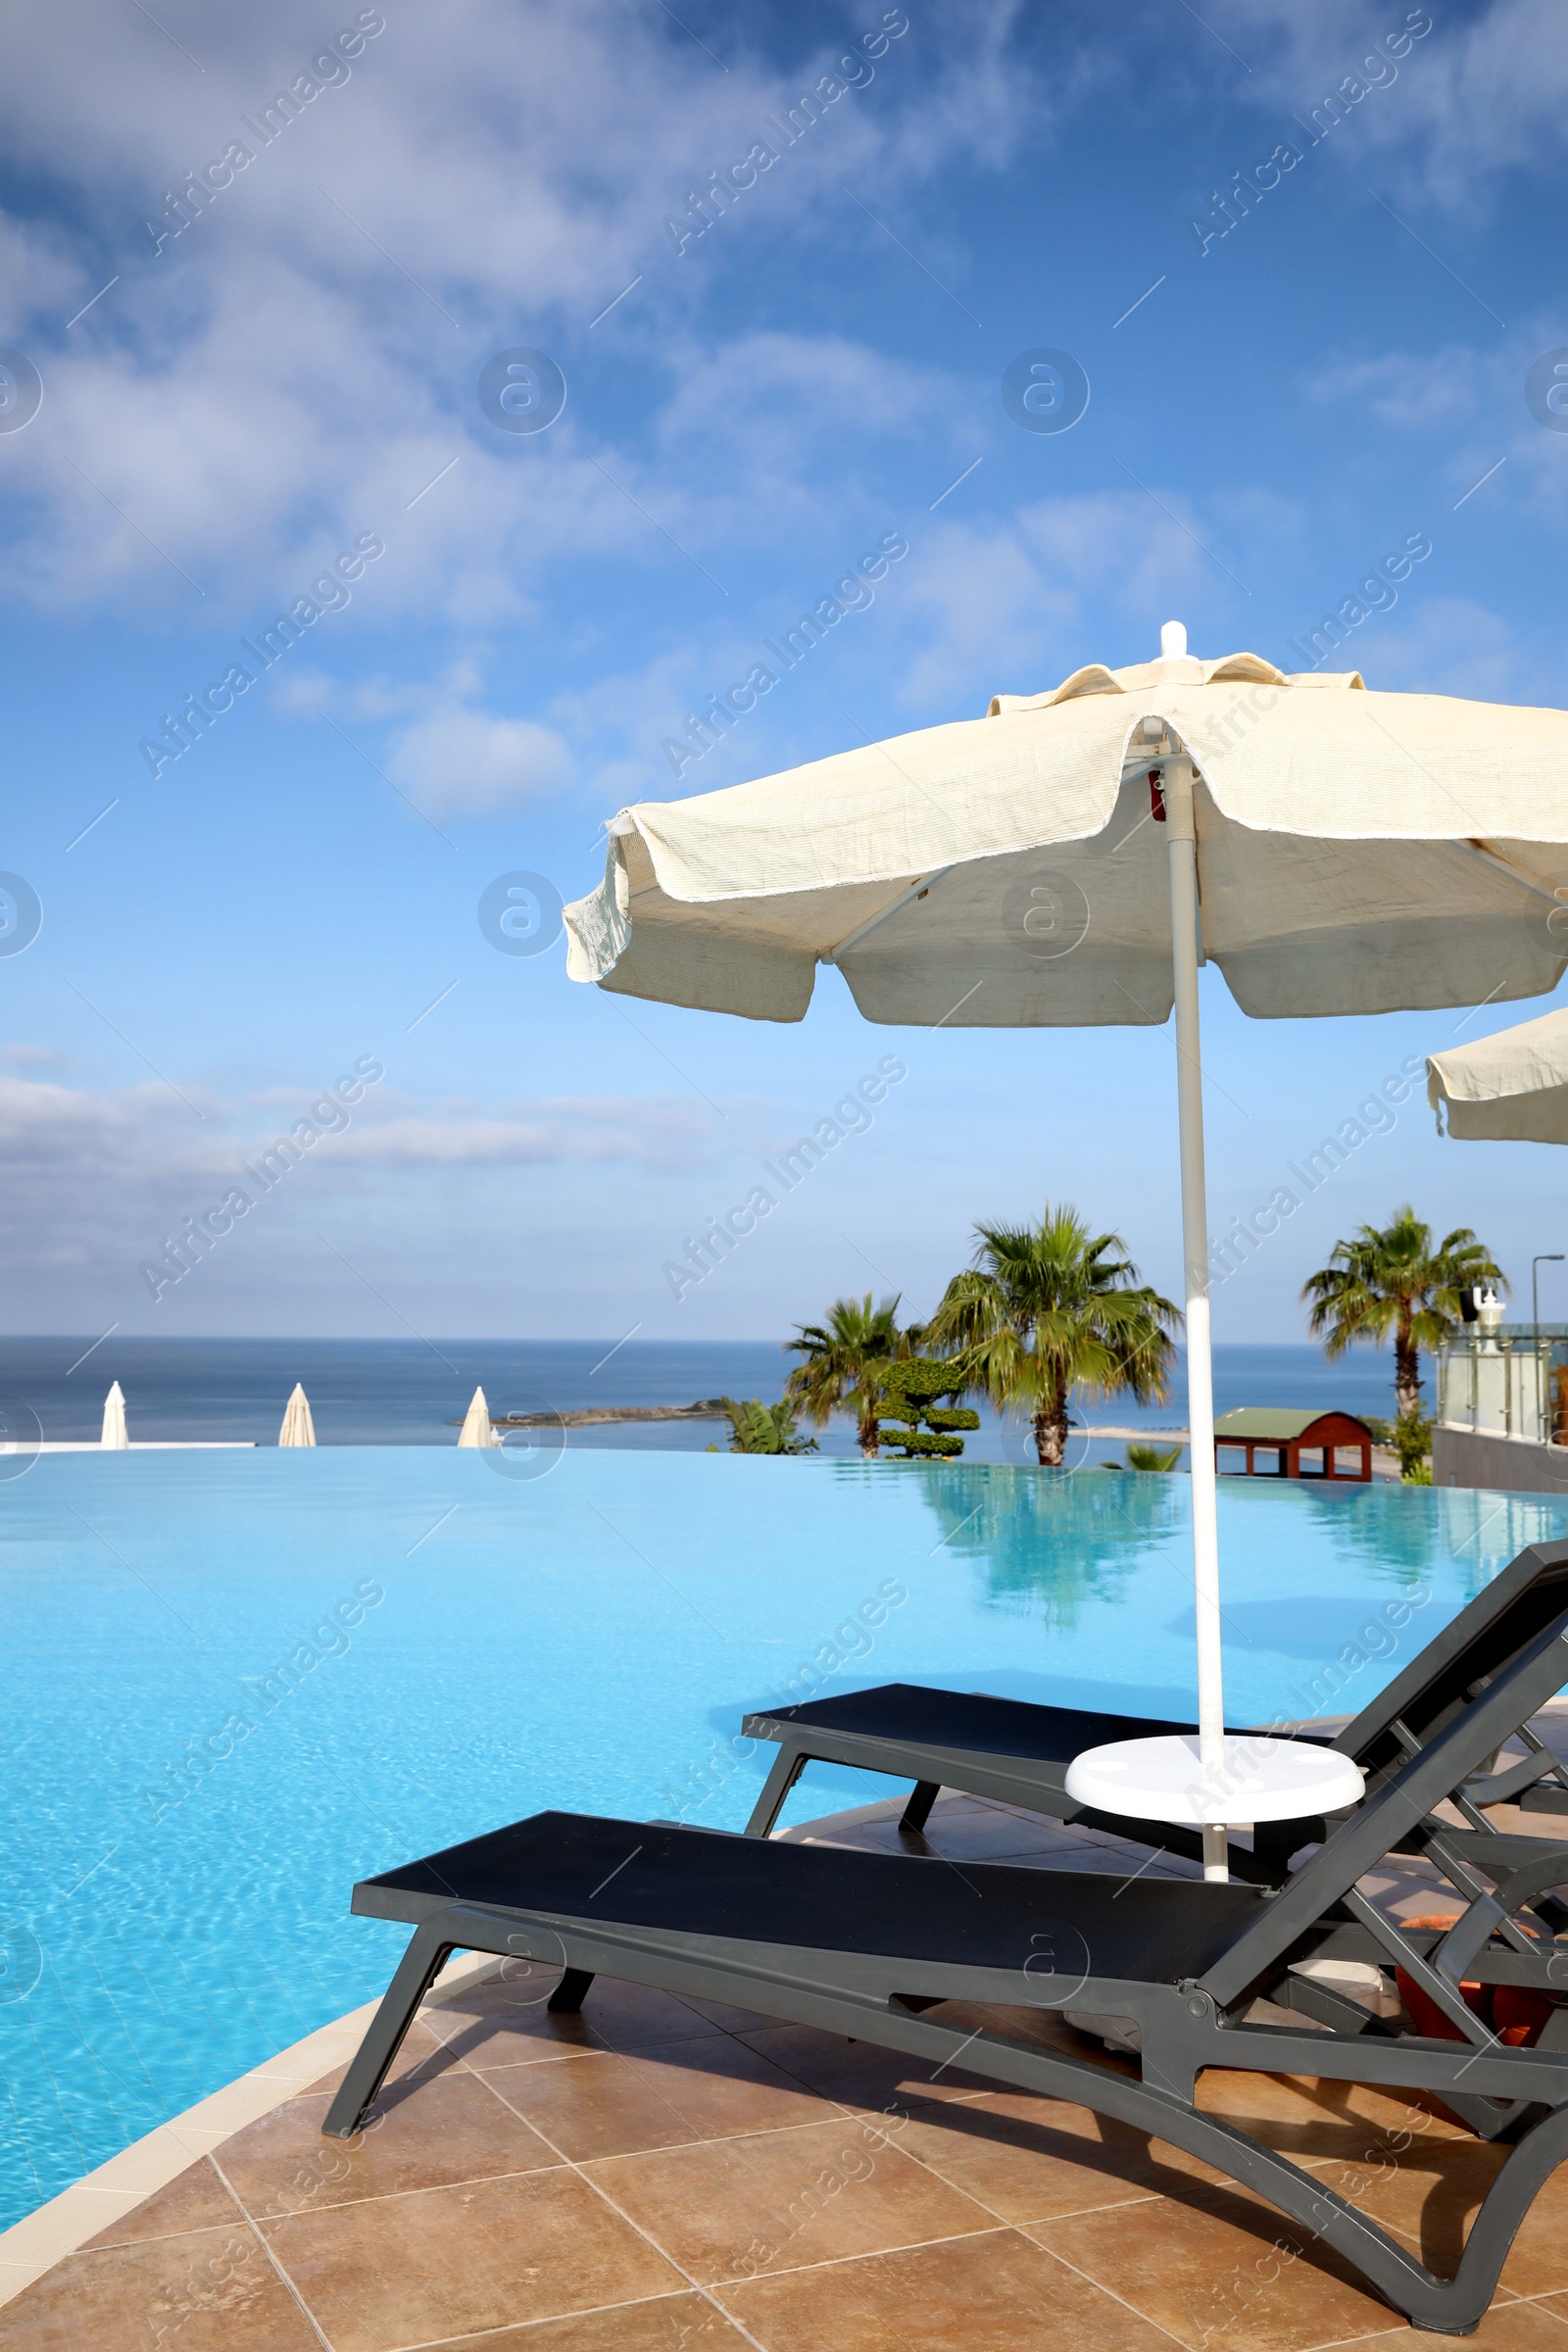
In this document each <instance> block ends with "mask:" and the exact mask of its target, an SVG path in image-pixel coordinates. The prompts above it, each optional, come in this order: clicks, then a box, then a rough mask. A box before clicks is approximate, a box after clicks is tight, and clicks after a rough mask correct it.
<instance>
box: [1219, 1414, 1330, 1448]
mask: <svg viewBox="0 0 1568 2352" xmlns="http://www.w3.org/2000/svg"><path fill="white" fill-rule="evenodd" d="M1337 1409H1338V1408H1337V1407H1335V1406H1333V1405H1329V1406H1327V1407H1324V1406H1321V1405H1320V1406H1318V1407H1317V1408H1316V1409H1315V1410H1314V1411H1312V1412H1294V1411H1291V1410H1288V1409H1287V1408H1285V1407H1283V1406H1282V1407H1279V1408H1278V1409H1276V1408H1275V1407H1273V1406H1271V1405H1260V1404H1243V1405H1238V1407H1237V1409H1236V1411H1235V1412H1234V1413H1222V1414H1221V1415H1220V1418H1219V1419H1218V1420H1217V1421H1216V1422H1215V1424H1214V1435H1215V1437H1216V1438H1261V1439H1263V1440H1264V1441H1265V1443H1269V1444H1274V1443H1277V1442H1279V1441H1281V1440H1284V1439H1288V1438H1299V1437H1300V1436H1301V1434H1302V1433H1303V1431H1305V1430H1308V1429H1310V1428H1311V1426H1312V1424H1313V1422H1314V1421H1321V1420H1323V1419H1324V1417H1325V1414H1326V1413H1328V1412H1334V1411H1336V1410H1337ZM1342 1418H1343V1419H1345V1420H1347V1421H1354V1420H1356V1418H1357V1416H1356V1415H1355V1414H1354V1413H1346V1414H1344V1415H1343V1416H1342Z"/></svg>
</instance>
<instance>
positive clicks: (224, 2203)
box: [86, 2156, 244, 2246]
mask: <svg viewBox="0 0 1568 2352" xmlns="http://www.w3.org/2000/svg"><path fill="white" fill-rule="evenodd" d="M243 2218H244V2217H243V2216H242V2214H241V2212H240V2210H239V2207H238V2206H237V2205H236V2204H235V2202H234V2200H233V2198H232V2197H231V2196H230V2195H229V2193H228V2191H227V2189H226V2188H225V2187H224V2186H223V2183H222V2181H221V2180H220V2179H219V2177H218V2174H217V2173H216V2172H215V2171H214V2169H213V2167H212V2166H211V2165H210V2164H209V2163H208V2161H207V2159H206V2157H205V2156H203V2157H201V2158H200V2159H199V2160H198V2161H197V2162H196V2163H195V2164H193V2165H191V2166H190V2167H189V2168H188V2170H187V2171H185V2172H183V2173H179V2174H176V2176H175V2178H174V2179H173V2180H171V2181H170V2182H169V2184H168V2186H167V2187H165V2188H157V2189H154V2191H153V2193H152V2195H151V2196H150V2197H143V2199H142V2201H141V2203H140V2204H139V2205H133V2206H132V2207H131V2209H130V2211H129V2212H128V2213H125V2214H122V2216H121V2217H120V2219H119V2221H117V2222H115V2223H113V2224H112V2225H111V2226H110V2228H109V2229H100V2230H99V2232H98V2234H97V2236H96V2237H89V2238H88V2239H87V2241H86V2242H87V2244H88V2245H89V2246H123V2245H128V2244H131V2243H132V2242H133V2241H135V2240H136V2239H139V2238H144V2237H177V2236H178V2235H179V2234H180V2233H181V2232H182V2231H184V2230H186V2229H230V2228H232V2226H233V2225H234V2223H236V2222H238V2221H241V2220H242V2219H243Z"/></svg>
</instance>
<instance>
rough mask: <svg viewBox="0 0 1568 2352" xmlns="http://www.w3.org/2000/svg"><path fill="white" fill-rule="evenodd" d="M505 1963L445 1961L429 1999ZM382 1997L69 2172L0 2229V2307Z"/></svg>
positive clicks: (308, 2065) (322, 2051)
mask: <svg viewBox="0 0 1568 2352" xmlns="http://www.w3.org/2000/svg"><path fill="white" fill-rule="evenodd" d="M505 1966H506V1963H505V1961H504V1960H499V1959H497V1958H496V1957H495V1956H494V1955H493V1954H491V1953H482V1954H478V1955H470V1956H468V1957H467V1958H465V1959H462V1960H449V1961H448V1963H447V1965H446V1967H445V1968H444V1969H443V1970H442V1972H441V1974H440V1976H439V1977H438V1978H437V1980H436V1982H435V1984H434V1985H432V1986H431V1988H430V1990H429V1992H428V1993H427V1994H426V1996H425V1997H426V2000H427V2001H428V2002H432V2003H434V2004H436V2005H438V2006H439V2004H440V2003H442V2002H443V2001H448V2000H452V1999H453V1998H455V1997H456V1996H457V1995H458V1994H459V1993H464V1992H466V1991H467V1990H468V1989H469V1988H470V1987H471V1986H472V1985H478V1984H482V1983H483V1981H484V1980H485V1978H486V1977H490V1976H493V1975H495V1973H496V1972H497V1971H498V1970H499V1969H501V1968H504V1967H505ZM377 2005H378V2003H377V2002H376V2001H367V2002H365V2003H364V2005H363V2006H362V2007H360V2008H358V2009H351V2010H349V2011H348V2013H347V2015H346V2016H343V2017H337V2018H333V2019H332V2020H331V2021H330V2023H329V2024H327V2025H324V2026H318V2027H317V2028H316V2030H315V2032H314V2033H312V2034H305V2035H303V2036H302V2038H301V2039H300V2040H298V2041H296V2042H291V2043H290V2044H289V2046H288V2048H287V2049H283V2050H279V2051H278V2052H277V2054H276V2055H275V2057H271V2058H268V2059H265V2060H264V2061H263V2063H262V2064H261V2065H260V2066H255V2067H252V2068H251V2069H250V2071H249V2072H248V2073H247V2074H243V2075H236V2076H235V2077H234V2080H233V2081H232V2082H225V2083H224V2084H223V2085H222V2087H221V2089H219V2090H215V2091H210V2092H209V2093H208V2095H207V2097H206V2098H204V2099H198V2100H197V2101H196V2103H195V2105H194V2106H192V2107H187V2108H186V2109H185V2110H184V2112H183V2113H182V2114H180V2115H176V2116H172V2117H171V2118H170V2120H169V2121H168V2122H167V2123H163V2124H155V2125H154V2126H153V2128H152V2130H151V2131H148V2132H145V2133H144V2134H143V2135H142V2137H141V2138H140V2139H133V2140H132V2141H131V2142H130V2144H129V2146H128V2147H124V2148H122V2149H120V2150H119V2152H118V2153H117V2154H116V2155H113V2156H111V2157H109V2158H108V2159H107V2161H106V2162H105V2163H103V2164H100V2165H98V2166H97V2167H96V2168H95V2169H94V2170H93V2171H92V2172H90V2173H84V2174H83V2175H82V2177H81V2179H80V2180H73V2181H72V2183H71V2185H70V2187H69V2188H63V2189H62V2190H61V2191H60V2193H59V2195H58V2196H54V2197H51V2198H50V2199H49V2200H48V2202H47V2203H46V2204H43V2205H39V2206H37V2207H36V2208H35V2209H34V2210H33V2211H32V2212H31V2213H27V2214H24V2215H23V2217H22V2219H21V2221H19V2222H13V2223H12V2225H11V2227H10V2229H5V2230H0V2309H3V2308H4V2306H5V2305H6V2304H8V2303H11V2302H13V2301H15V2299H16V2297H17V2296H18V2295H20V2294H21V2293H22V2292H23V2291H24V2289H25V2288H26V2287H29V2286H30V2285H31V2284H32V2283H33V2281H34V2279H36V2278H42V2277H43V2275H44V2273H45V2272H46V2271H51V2270H53V2269H54V2267H55V2265H56V2263H58V2262H62V2261H64V2260H65V2258H66V2256H67V2255H69V2254H75V2253H78V2252H79V2251H80V2249H81V2248H82V2247H83V2246H84V2245H85V2244H86V2242H87V2240H88V2239H89V2238H91V2237H96V2236H97V2234H98V2232H99V2231H100V2229H108V2228H109V2227H110V2225H111V2223H113V2222H116V2221H118V2220H119V2219H120V2218H121V2216H122V2215H123V2214H126V2213H129V2212H131V2211H132V2210H133V2209H134V2207H136V2206H138V2205H140V2204H142V2203H143V2202H144V2200H145V2199H146V2198H148V2197H150V2196H153V2195H155V2194H156V2192H157V2191H158V2190H159V2189H161V2188H166V2187H167V2186H168V2185H169V2183H170V2181H171V2180H176V2179H177V2178H178V2176H179V2175H180V2174H181V2173H183V2172H185V2171H186V2170H188V2168H189V2167H190V2166H191V2165H193V2164H195V2163H197V2162H198V2161H199V2159H200V2158H201V2157H203V2156H206V2155H210V2154H211V2153H212V2151H213V2150H214V2149H215V2148H218V2147H221V2145H222V2143H223V2141H224V2140H225V2139H227V2138H229V2137H230V2136H231V2135H232V2133H234V2132H235V2131H241V2130H243V2128H244V2127H245V2125H247V2124H254V2123H258V2122H260V2120H261V2118H262V2117H263V2116H266V2115H270V2114H271V2113H272V2111H273V2109H274V2108H276V2107H281V2106H283V2105H285V2104H286V2102H287V2101H288V2100H290V2099H293V2098H297V2097H298V2096H299V2094H300V2092H301V2090H303V2089H304V2088H305V2087H306V2086H307V2085H308V2084H309V2083H312V2082H319V2081H320V2079H321V2077H322V2075H324V2074H325V2073H326V2072H327V2071H328V2070H329V2069H330V2068H331V2067H334V2066H338V2065H341V2064H343V2063H344V2062H345V2061H346V2060H347V2059H349V2058H351V2057H352V2056H353V2055H354V2052H355V2050H356V2048H357V2047H358V2045H359V2041H360V2037H361V2035H362V2034H364V2032H365V2029H366V2026H367V2024H368V2022H369V2020H370V2018H371V2017H372V2016H373V2015H374V2013H375V2010H376V2007H377Z"/></svg>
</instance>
